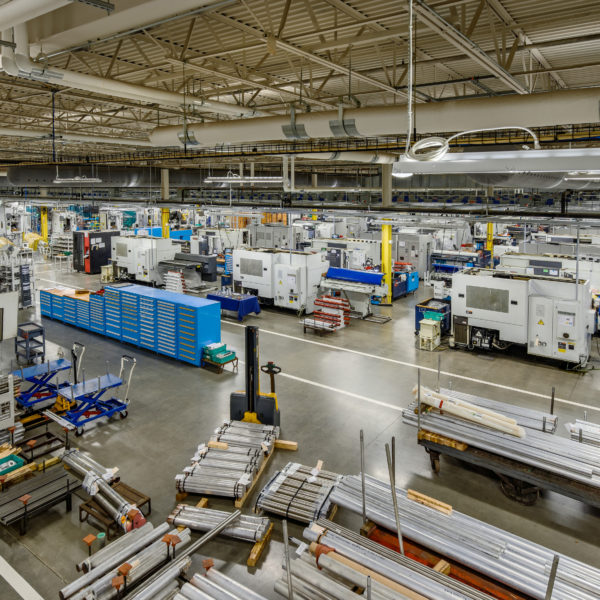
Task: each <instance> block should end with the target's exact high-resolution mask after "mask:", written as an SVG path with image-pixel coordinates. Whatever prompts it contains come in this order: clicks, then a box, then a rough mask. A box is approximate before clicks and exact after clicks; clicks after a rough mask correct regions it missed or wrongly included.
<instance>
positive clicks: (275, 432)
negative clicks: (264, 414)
mask: <svg viewBox="0 0 600 600" xmlns="http://www.w3.org/2000/svg"><path fill="white" fill-rule="evenodd" d="M279 433H280V429H279V427H275V426H274V425H261V424H259V423H246V422H244V421H225V423H223V425H221V427H218V428H217V429H216V430H215V434H214V435H213V436H212V437H211V438H210V441H211V442H224V443H226V444H227V445H228V446H238V447H242V448H258V449H262V450H264V451H265V452H266V453H269V452H271V450H272V449H273V446H274V444H275V440H277V439H278V438H279Z"/></svg>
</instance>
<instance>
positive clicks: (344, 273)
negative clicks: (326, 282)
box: [326, 267, 383, 285]
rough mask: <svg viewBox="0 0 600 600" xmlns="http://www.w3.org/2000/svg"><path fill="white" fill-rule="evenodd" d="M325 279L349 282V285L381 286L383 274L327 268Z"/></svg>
mask: <svg viewBox="0 0 600 600" xmlns="http://www.w3.org/2000/svg"><path fill="white" fill-rule="evenodd" d="M326 278H327V279H337V280H338V281H349V282H351V283H366V284H369V285H381V284H382V282H383V273H378V272H376V271H355V270H354V269H340V268H338V267H329V269H328V271H327V275H326Z"/></svg>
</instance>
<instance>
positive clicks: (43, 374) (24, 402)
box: [12, 358, 71, 409]
mask: <svg viewBox="0 0 600 600" xmlns="http://www.w3.org/2000/svg"><path fill="white" fill-rule="evenodd" d="M70 368H71V361H69V360H66V359H65V358H59V359H55V360H50V361H48V362H45V363H41V364H37V365H32V366H30V367H24V368H22V369H17V370H16V371H13V373H12V374H13V376H14V377H21V378H22V380H23V383H22V384H21V391H20V393H19V394H16V395H15V399H16V401H17V402H18V403H19V405H20V406H22V407H23V408H26V409H29V408H31V407H33V406H35V405H36V404H38V403H40V402H48V401H49V400H52V399H53V398H56V396H57V395H58V393H59V390H62V389H64V388H65V386H68V385H69V382H68V381H66V380H65V381H63V382H62V383H58V380H57V381H54V382H53V381H52V380H53V379H54V378H55V377H57V375H58V374H59V373H60V372H61V371H67V370H68V369H70ZM27 383H29V384H30V385H29V387H28V388H27V389H24V386H26V384H27Z"/></svg>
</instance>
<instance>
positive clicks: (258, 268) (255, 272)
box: [240, 258, 263, 277]
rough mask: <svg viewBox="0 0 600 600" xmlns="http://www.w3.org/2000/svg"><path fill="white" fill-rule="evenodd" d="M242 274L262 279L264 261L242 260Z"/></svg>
mask: <svg viewBox="0 0 600 600" xmlns="http://www.w3.org/2000/svg"><path fill="white" fill-rule="evenodd" d="M240 273H241V274H242V275H251V276H252V277H262V274H263V264H262V260H256V259H255V258H242V259H240Z"/></svg>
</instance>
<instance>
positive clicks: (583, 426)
mask: <svg viewBox="0 0 600 600" xmlns="http://www.w3.org/2000/svg"><path fill="white" fill-rule="evenodd" d="M565 427H566V428H567V431H568V432H569V434H570V435H571V439H572V440H573V441H575V442H581V443H582V444H588V445H589V446H596V448H600V425H598V424H597V423H590V422H589V421H581V420H579V419H577V420H576V421H575V423H567V424H566V425H565Z"/></svg>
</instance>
